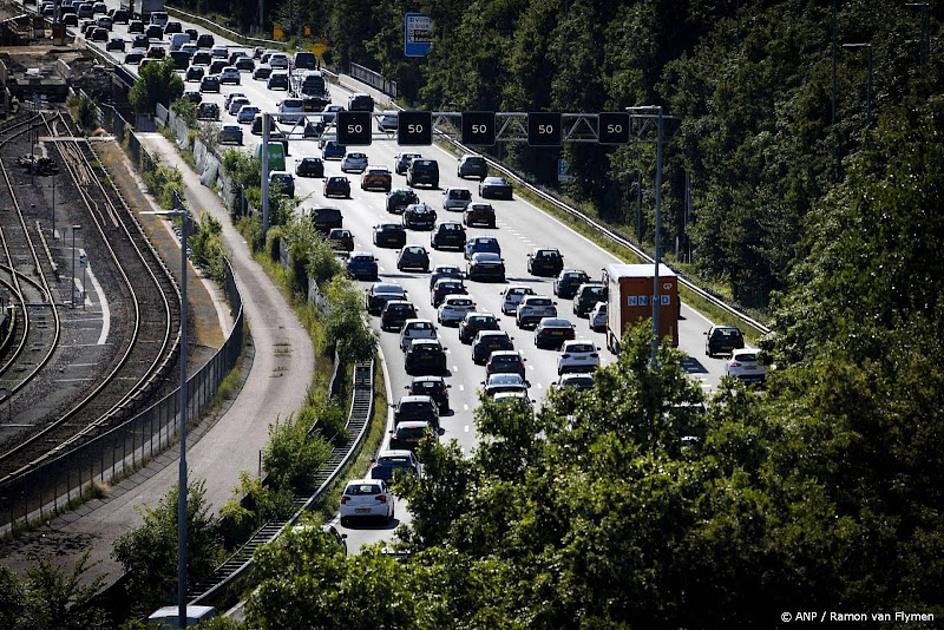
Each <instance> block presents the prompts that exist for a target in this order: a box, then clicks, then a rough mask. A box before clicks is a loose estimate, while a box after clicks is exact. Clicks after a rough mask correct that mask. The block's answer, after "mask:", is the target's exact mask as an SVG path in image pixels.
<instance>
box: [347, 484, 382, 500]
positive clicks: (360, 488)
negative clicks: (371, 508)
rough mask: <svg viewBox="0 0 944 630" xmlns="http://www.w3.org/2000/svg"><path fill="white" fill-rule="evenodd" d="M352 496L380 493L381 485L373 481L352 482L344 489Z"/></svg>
mask: <svg viewBox="0 0 944 630" xmlns="http://www.w3.org/2000/svg"><path fill="white" fill-rule="evenodd" d="M344 494H349V495H351V496H355V497H356V496H360V495H372V494H380V486H379V485H375V484H372V483H352V484H351V485H349V486H348V487H347V489H346V490H345V491H344Z"/></svg>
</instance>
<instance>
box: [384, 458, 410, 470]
mask: <svg viewBox="0 0 944 630" xmlns="http://www.w3.org/2000/svg"><path fill="white" fill-rule="evenodd" d="M377 465H378V466H389V467H391V468H407V467H410V466H412V465H413V464H412V462H410V458H409V457H406V456H404V455H401V456H399V457H380V458H378V459H377Z"/></svg>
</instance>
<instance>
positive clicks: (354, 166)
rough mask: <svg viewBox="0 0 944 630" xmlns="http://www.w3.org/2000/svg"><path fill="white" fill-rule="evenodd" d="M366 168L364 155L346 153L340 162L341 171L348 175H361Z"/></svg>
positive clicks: (365, 156)
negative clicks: (356, 173) (351, 172)
mask: <svg viewBox="0 0 944 630" xmlns="http://www.w3.org/2000/svg"><path fill="white" fill-rule="evenodd" d="M366 168H367V155H366V154H364V153H358V152H354V153H348V154H347V155H345V156H344V159H343V160H341V171H342V172H344V173H348V172H350V171H356V172H358V173H363V172H364V170H365V169H366Z"/></svg>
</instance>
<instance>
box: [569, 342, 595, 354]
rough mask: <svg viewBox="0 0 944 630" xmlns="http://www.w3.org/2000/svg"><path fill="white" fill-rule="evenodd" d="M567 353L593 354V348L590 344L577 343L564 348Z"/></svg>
mask: <svg viewBox="0 0 944 630" xmlns="http://www.w3.org/2000/svg"><path fill="white" fill-rule="evenodd" d="M564 351H565V352H593V346H591V345H590V344H588V343H577V344H573V345H570V346H567V347H566V348H564Z"/></svg>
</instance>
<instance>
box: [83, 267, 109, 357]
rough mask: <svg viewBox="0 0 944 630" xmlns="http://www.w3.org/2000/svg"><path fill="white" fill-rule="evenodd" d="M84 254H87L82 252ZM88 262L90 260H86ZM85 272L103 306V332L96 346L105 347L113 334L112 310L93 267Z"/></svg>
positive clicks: (87, 268)
mask: <svg viewBox="0 0 944 630" xmlns="http://www.w3.org/2000/svg"><path fill="white" fill-rule="evenodd" d="M79 251H82V250H79ZM82 253H85V252H84V251H82ZM86 260H88V258H86ZM85 271H86V272H87V273H88V276H89V281H90V282H91V283H92V288H93V289H95V295H97V296H98V303H99V304H101V307H102V332H101V333H100V334H99V335H98V341H96V342H95V345H98V346H101V345H104V343H105V341H106V340H107V339H108V333H110V332H111V309H110V308H108V299H107V298H106V297H105V290H104V289H102V285H101V284H100V283H99V281H98V278H96V277H95V273H94V272H93V271H92V265H88V266H87V267H86V268H85ZM87 299H88V296H87V295H86V300H87Z"/></svg>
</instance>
